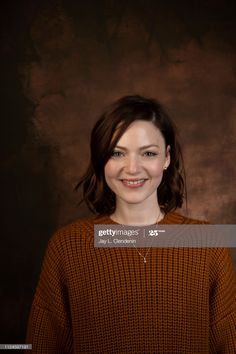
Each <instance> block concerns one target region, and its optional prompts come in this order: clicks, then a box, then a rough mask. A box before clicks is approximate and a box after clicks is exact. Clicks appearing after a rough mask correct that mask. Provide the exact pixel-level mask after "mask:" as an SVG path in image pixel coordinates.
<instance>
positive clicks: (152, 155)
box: [144, 151, 158, 157]
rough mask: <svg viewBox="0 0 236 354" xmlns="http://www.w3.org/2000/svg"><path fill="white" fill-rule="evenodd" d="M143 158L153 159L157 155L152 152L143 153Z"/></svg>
mask: <svg viewBox="0 0 236 354" xmlns="http://www.w3.org/2000/svg"><path fill="white" fill-rule="evenodd" d="M144 155H145V156H148V157H154V156H157V155H158V154H157V153H156V152H153V151H146V152H145V153H144Z"/></svg>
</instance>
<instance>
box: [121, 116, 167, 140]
mask: <svg viewBox="0 0 236 354" xmlns="http://www.w3.org/2000/svg"><path fill="white" fill-rule="evenodd" d="M131 142H132V143H137V144H140V143H142V144H149V145H150V144H165V140H164V137H163V135H162V133H161V131H160V130H159V129H158V128H157V127H156V126H155V125H154V124H153V123H151V122H147V121H144V120H136V121H134V122H133V123H131V124H130V125H129V127H128V128H127V129H126V131H125V132H124V134H123V135H122V136H121V138H120V139H119V140H118V142H117V145H119V144H120V145H122V144H130V143H131Z"/></svg>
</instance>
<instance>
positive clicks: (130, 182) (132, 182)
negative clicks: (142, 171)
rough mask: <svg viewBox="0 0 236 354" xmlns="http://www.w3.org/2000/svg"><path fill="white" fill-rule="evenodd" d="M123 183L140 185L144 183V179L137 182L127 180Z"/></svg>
mask: <svg viewBox="0 0 236 354" xmlns="http://www.w3.org/2000/svg"><path fill="white" fill-rule="evenodd" d="M124 181H125V183H127V184H131V185H132V184H140V183H143V182H144V179H139V180H137V181H128V180H124Z"/></svg>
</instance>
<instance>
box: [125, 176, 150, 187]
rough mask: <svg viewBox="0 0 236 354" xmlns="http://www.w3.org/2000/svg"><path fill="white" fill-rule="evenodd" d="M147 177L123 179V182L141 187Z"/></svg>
mask: <svg viewBox="0 0 236 354" xmlns="http://www.w3.org/2000/svg"><path fill="white" fill-rule="evenodd" d="M146 180H147V179H144V178H142V179H122V180H121V182H122V183H123V184H124V185H126V186H133V187H140V186H142V185H143V184H144V183H145V182H146Z"/></svg>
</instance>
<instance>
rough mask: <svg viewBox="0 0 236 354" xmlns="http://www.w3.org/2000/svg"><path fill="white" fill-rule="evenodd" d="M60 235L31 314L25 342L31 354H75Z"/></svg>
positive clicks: (51, 243)
mask: <svg viewBox="0 0 236 354" xmlns="http://www.w3.org/2000/svg"><path fill="white" fill-rule="evenodd" d="M60 243H61V242H60V234H55V235H54V237H53V238H52V239H51V240H50V241H49V244H48V247H47V251H46V254H45V257H44V261H43V266H42V270H41V274H40V279H39V283H38V286H37V289H36V293H35V296H34V300H33V304H32V307H31V311H30V316H29V321H28V328H27V338H26V340H27V341H26V343H30V344H32V354H38V353H43V354H60V353H63V354H65V353H72V335H71V324H70V310H69V301H68V294H67V287H66V279H65V271H64V269H63V266H64V264H63V252H62V251H63V247H61V245H60Z"/></svg>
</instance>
